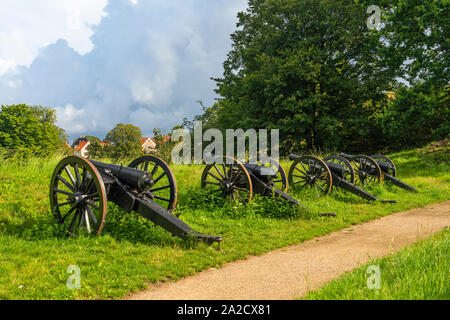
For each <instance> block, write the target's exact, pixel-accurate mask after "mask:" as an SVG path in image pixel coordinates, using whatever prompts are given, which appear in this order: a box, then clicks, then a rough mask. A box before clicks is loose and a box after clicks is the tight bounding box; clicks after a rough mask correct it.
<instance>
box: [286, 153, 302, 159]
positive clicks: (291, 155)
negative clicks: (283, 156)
mask: <svg viewBox="0 0 450 320" xmlns="http://www.w3.org/2000/svg"><path fill="white" fill-rule="evenodd" d="M300 158H301V157H300V156H298V155H296V154H293V153H291V154H290V155H289V160H298V159H300Z"/></svg>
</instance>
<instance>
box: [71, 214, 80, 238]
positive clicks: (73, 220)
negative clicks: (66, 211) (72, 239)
mask: <svg viewBox="0 0 450 320" xmlns="http://www.w3.org/2000/svg"><path fill="white" fill-rule="evenodd" d="M78 213H79V210H78V209H77V210H76V211H75V214H74V215H73V218H72V221H71V222H70V226H69V234H72V231H73V227H74V226H75V222H76V220H77V217H78Z"/></svg>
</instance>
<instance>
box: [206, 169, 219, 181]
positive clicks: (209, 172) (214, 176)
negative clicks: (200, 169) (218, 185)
mask: <svg viewBox="0 0 450 320" xmlns="http://www.w3.org/2000/svg"><path fill="white" fill-rule="evenodd" d="M208 174H209V175H210V176H211V177H213V178H214V179H216V180H217V181H222V180H221V179H219V177H217V176H216V175H214V174H212V173H211V171H208Z"/></svg>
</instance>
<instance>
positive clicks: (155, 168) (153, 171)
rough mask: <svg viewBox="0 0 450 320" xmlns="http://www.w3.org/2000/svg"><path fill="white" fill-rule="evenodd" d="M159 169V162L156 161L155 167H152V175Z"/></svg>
mask: <svg viewBox="0 0 450 320" xmlns="http://www.w3.org/2000/svg"><path fill="white" fill-rule="evenodd" d="M157 170H158V164H157V163H156V164H155V166H154V167H153V169H152V172H151V174H152V176H154V175H155V173H156V171H157Z"/></svg>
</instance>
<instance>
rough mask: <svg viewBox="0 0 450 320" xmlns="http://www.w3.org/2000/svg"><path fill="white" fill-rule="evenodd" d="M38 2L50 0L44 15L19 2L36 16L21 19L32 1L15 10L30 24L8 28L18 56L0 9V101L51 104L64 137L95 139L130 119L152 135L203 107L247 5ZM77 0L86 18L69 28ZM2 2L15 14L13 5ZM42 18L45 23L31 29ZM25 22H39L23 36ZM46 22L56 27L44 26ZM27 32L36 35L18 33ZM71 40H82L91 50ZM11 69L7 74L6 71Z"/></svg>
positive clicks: (226, 1)
mask: <svg viewBox="0 0 450 320" xmlns="http://www.w3.org/2000/svg"><path fill="white" fill-rule="evenodd" d="M1 1H4V0H0V2H1ZM22 1H23V0H19V1H17V2H22ZM41 1H42V3H44V7H46V8H47V7H48V5H49V4H50V3H52V4H55V6H56V7H55V8H51V9H48V8H47V9H46V10H47V11H45V12H44V11H42V10H43V9H39V8H38V7H39V6H37V5H35V4H34V2H29V1H27V3H32V7H33V8H34V10H36V12H38V14H37V15H39V12H40V16H39V18H36V17H34V18H32V16H31V15H28V16H27V14H29V13H30V12H32V9H33V8H27V9H26V10H25V12H24V13H23V14H22V13H20V15H21V16H23V18H24V19H25V20H26V18H27V17H28V18H30V19H31V20H30V21H31V22H30V23H31V24H32V25H30V26H28V27H27V28H28V29H27V28H21V29H17V30H16V31H15V32H16V38H15V39H16V40H15V41H13V42H14V43H15V44H14V45H13V47H16V48H19V47H21V48H22V50H23V54H22V53H20V52H19V53H17V52H16V54H13V51H12V50H11V51H8V50H6V49H5V48H7V47H8V46H7V43H8V40H9V39H10V38H9V36H8V34H9V33H10V32H11V29H6V30H3V29H2V28H1V27H2V26H3V24H4V22H2V21H1V20H2V16H1V14H0V59H1V60H0V105H1V104H2V103H3V104H5V103H8V104H10V103H28V104H39V105H46V106H50V107H54V108H56V110H57V116H58V124H59V126H61V127H62V128H64V129H65V130H66V132H67V133H68V134H70V135H71V136H72V138H75V137H76V135H80V134H93V135H97V136H99V137H103V136H104V135H105V134H106V133H107V132H108V131H109V130H111V129H112V128H113V127H114V125H116V124H117V123H133V124H135V125H137V126H139V127H140V128H141V130H142V132H143V134H144V135H151V133H152V131H153V128H154V127H158V128H161V129H163V130H167V129H170V128H172V127H173V126H174V125H176V124H180V123H181V122H182V120H183V118H184V117H188V118H191V117H193V116H194V115H196V114H199V113H200V112H201V107H200V105H199V104H198V103H197V102H196V101H198V100H202V101H203V102H204V103H205V104H206V105H211V104H212V103H213V101H214V98H215V93H214V91H213V90H214V88H215V83H214V82H213V81H212V80H211V79H210V78H211V77H218V76H221V74H222V71H223V69H222V63H223V61H224V60H225V59H226V55H227V53H228V51H229V50H230V45H231V41H230V34H231V33H232V32H233V31H234V30H235V28H236V15H237V12H238V10H244V9H245V6H246V0H215V1H202V0H177V1H175V0H173V1H167V2H163V1H158V0H146V1H136V2H130V0H110V1H109V2H108V3H107V5H106V7H104V8H103V7H102V6H101V5H100V3H101V1H100V0H98V1H97V0H96V1H87V0H86V1H85V0H83V1H79V0H77V1H75V0H73V1H72V0H70V1H66V2H64V5H63V4H62V1H56V0H41ZM91 2H92V3H97V6H95V5H93V4H91ZM11 3H12V2H11ZM77 3H80V8H81V16H83V17H84V18H83V19H84V20H83V23H82V24H81V25H82V27H81V29H80V30H78V31H77V30H72V31H71V32H69V31H68V30H67V25H66V23H67V21H66V20H65V19H66V17H67V13H68V11H69V12H70V8H71V6H75V5H76V4H77ZM8 7H9V9H10V11H11V10H12V11H13V13H14V14H15V15H16V16H18V15H19V14H18V13H16V11H20V10H21V9H18V7H16V6H14V5H8ZM39 10H41V11H39ZM102 10H103V11H102ZM72 13H74V14H75V16H76V15H77V11H76V10H75V11H73V10H72ZM14 14H12V15H14ZM58 15H62V17H63V18H61V17H56V16H58ZM96 19H97V20H96ZM100 19H101V20H100ZM41 20H42V21H44V22H43V24H44V25H43V26H40V27H36V26H39V24H38V22H39V21H41ZM50 20H54V21H53V22H51V23H50V22H48V23H47V21H50ZM75 20H76V19H75ZM33 21H34V22H35V23H34V24H33V23H32V22H33ZM9 23H10V24H11V25H15V24H17V23H13V21H11V20H10V21H9ZM86 23H90V25H86ZM95 23H97V25H92V24H95ZM19 25H20V23H19ZM69 25H70V21H69ZM33 26H34V27H36V28H38V29H39V28H40V29H39V30H38V31H36V32H31V31H30V33H28V31H27V30H30V29H32V28H33ZM50 26H52V28H54V29H55V28H56V26H60V28H59V29H58V28H56V29H58V30H54V31H52V32H50V31H48V30H47V29H48V28H50ZM76 26H77V25H76V23H74V24H72V27H73V29H77V28H76ZM46 30H47V31H46ZM41 33H42V34H41ZM38 34H39V35H38ZM90 34H91V37H90V38H89V37H88V36H89V35H90ZM34 36H36V37H37V38H38V39H39V41H37V40H36V42H33V41H31V42H30V43H28V42H27V41H25V40H24V39H30V37H31V38H32V37H34ZM58 38H63V39H65V40H58V41H56V39H58ZM77 39H78V40H80V39H85V40H86V39H87V40H88V41H89V44H90V45H91V48H90V47H89V46H88V45H86V43H85V42H83V41H84V40H83V41H81V40H80V41H79V42H77V41H78V40H77ZM45 42H50V43H51V44H49V45H47V46H44V47H41V48H40V49H39V50H38V49H37V48H39V46H36V45H35V43H40V44H43V43H45ZM5 50H6V51H5ZM34 50H38V51H37V52H38V53H37V55H36V54H35V53H33V52H34ZM5 52H6V53H7V54H4V53H5ZM21 52H22V51H21ZM34 56H35V57H34ZM30 57H31V58H30ZM29 59H31V61H30V62H31V63H26V62H22V61H28V60H29ZM14 61H16V62H17V61H20V62H18V63H15V62H14ZM21 65H22V66H21ZM23 65H25V67H24V66H23ZM11 68H13V70H14V72H6V70H11ZM2 70H4V71H3V75H2V73H1V72H2ZM19 81H20V82H19ZM11 83H13V84H19V83H20V86H18V85H17V86H15V87H14V88H12V87H11V85H10V84H11ZM9 98H12V99H9Z"/></svg>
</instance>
